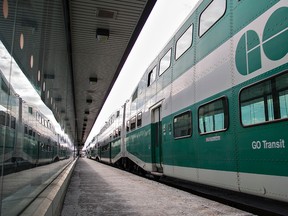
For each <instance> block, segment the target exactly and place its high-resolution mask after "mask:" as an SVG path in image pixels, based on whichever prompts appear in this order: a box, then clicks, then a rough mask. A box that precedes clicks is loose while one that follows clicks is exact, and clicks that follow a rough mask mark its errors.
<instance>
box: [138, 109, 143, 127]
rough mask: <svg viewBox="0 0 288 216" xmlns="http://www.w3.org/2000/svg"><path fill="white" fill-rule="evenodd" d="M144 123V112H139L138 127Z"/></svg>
mask: <svg viewBox="0 0 288 216" xmlns="http://www.w3.org/2000/svg"><path fill="white" fill-rule="evenodd" d="M141 125H142V112H140V113H138V114H137V127H141Z"/></svg>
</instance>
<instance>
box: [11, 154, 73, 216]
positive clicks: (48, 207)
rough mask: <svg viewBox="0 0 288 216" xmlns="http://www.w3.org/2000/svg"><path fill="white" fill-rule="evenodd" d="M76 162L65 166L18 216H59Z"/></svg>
mask: <svg viewBox="0 0 288 216" xmlns="http://www.w3.org/2000/svg"><path fill="white" fill-rule="evenodd" d="M76 162H77V159H76V160H73V161H71V162H70V164H69V165H67V166H66V168H65V169H64V170H63V171H62V172H61V173H60V174H59V175H58V176H57V177H56V178H55V179H54V181H53V182H52V183H51V184H49V185H48V186H47V187H46V188H45V189H44V190H43V191H42V193H40V194H39V195H38V196H37V198H36V199H34V201H33V202H32V203H31V204H30V205H29V206H28V207H27V208H26V209H25V210H24V212H22V213H21V214H20V215H21V216H56V215H60V212H61V209H62V204H63V199H64V196H65V193H66V189H67V187H68V185H69V180H70V178H71V175H72V173H73V169H74V167H75V164H76ZM34 172H35V170H34ZM35 173H37V172H35ZM35 173H34V175H35ZM32 175H33V174H32ZM11 215H14V214H11ZM17 215H18V214H17Z"/></svg>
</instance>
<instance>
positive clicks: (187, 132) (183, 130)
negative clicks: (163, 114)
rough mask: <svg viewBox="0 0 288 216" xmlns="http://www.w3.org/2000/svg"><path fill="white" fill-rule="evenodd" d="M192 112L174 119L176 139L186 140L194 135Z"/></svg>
mask: <svg viewBox="0 0 288 216" xmlns="http://www.w3.org/2000/svg"><path fill="white" fill-rule="evenodd" d="M191 120H192V118H191V111H187V112H184V113H181V114H180V115H177V116H175V117H174V120H173V128H174V133H173V134H174V138H176V139H177V138H185V137H189V136H191V135H192V122H191Z"/></svg>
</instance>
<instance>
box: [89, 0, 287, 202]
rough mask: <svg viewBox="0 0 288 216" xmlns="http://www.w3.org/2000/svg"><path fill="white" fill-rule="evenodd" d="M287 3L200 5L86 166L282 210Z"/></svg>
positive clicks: (92, 149) (96, 142)
mask: <svg viewBox="0 0 288 216" xmlns="http://www.w3.org/2000/svg"><path fill="white" fill-rule="evenodd" d="M287 53H288V1H286V0H269V1H263V0H253V1H249V0H201V1H200V2H199V3H198V5H197V6H196V7H195V9H194V10H193V11H192V12H191V13H190V15H189V16H188V18H187V19H186V20H185V22H184V23H183V24H182V25H181V27H180V28H179V29H178V30H177V32H176V33H175V35H174V36H173V37H172V38H171V40H170V41H169V42H168V43H167V45H166V46H165V47H164V49H163V50H162V51H161V52H160V53H159V55H158V56H157V58H155V60H154V61H153V62H152V63H151V65H150V66H149V67H148V68H147V70H146V71H145V73H144V75H143V77H142V78H141V80H140V82H139V83H138V85H137V87H136V89H135V91H134V92H133V94H132V96H131V98H130V99H129V100H128V101H127V102H126V103H125V104H124V105H123V106H122V107H121V109H119V110H118V111H117V112H115V113H114V114H112V115H111V117H110V118H109V120H108V121H107V122H106V124H105V126H104V127H103V128H102V130H101V131H100V133H99V134H98V135H96V136H95V137H94V139H93V140H92V142H91V143H90V144H89V146H88V148H87V151H88V155H89V157H91V158H94V159H97V160H100V161H105V162H108V163H111V164H115V165H121V166H129V167H131V168H135V169H137V168H139V169H143V170H144V171H146V172H149V173H152V174H154V175H163V176H168V177H174V178H178V179H183V180H187V181H191V182H197V183H202V184H207V185H211V186H216V187H220V188H225V189H230V190H234V191H240V192H243V193H248V194H253V195H257V196H261V197H266V198H270V199H275V200H280V201H284V202H288V133H287V130H288V121H287V120H288V54H287Z"/></svg>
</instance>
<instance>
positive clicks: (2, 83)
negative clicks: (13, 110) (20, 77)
mask: <svg viewBox="0 0 288 216" xmlns="http://www.w3.org/2000/svg"><path fill="white" fill-rule="evenodd" d="M1 79H2V80H1V89H2V90H3V91H4V92H6V94H9V88H8V86H7V85H6V83H5V81H4V80H3V78H1Z"/></svg>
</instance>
